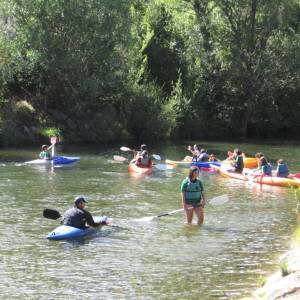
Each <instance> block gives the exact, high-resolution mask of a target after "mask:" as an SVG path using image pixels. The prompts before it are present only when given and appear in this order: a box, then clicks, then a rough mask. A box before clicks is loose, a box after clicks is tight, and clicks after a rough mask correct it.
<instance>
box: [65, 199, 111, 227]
mask: <svg viewBox="0 0 300 300" xmlns="http://www.w3.org/2000/svg"><path fill="white" fill-rule="evenodd" d="M86 202H87V201H86V200H85V199H84V197H82V196H78V197H76V198H75V200H74V207H72V208H70V209H68V210H67V211H66V212H65V213H64V217H63V221H62V223H63V225H69V226H73V227H76V228H80V229H85V228H87V226H91V227H98V226H100V225H106V224H107V222H106V221H102V222H99V223H96V222H95V221H94V219H93V217H92V215H91V214H90V213H89V212H88V211H87V210H85V209H84V207H85V204H86Z"/></svg>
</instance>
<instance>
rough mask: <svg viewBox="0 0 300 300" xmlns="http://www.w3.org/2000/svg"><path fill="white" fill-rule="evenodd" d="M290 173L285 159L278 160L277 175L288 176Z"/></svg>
mask: <svg viewBox="0 0 300 300" xmlns="http://www.w3.org/2000/svg"><path fill="white" fill-rule="evenodd" d="M288 175H289V168H288V166H287V164H286V163H285V162H284V161H283V159H279V160H278V161H277V169H276V176H277V177H283V178H286V177H288Z"/></svg>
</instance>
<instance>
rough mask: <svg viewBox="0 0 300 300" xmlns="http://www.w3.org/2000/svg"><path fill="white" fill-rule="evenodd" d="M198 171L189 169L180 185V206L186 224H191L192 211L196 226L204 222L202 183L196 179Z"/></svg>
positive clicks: (193, 168)
mask: <svg viewBox="0 0 300 300" xmlns="http://www.w3.org/2000/svg"><path fill="white" fill-rule="evenodd" d="M198 175H199V169H198V168H197V167H195V166H193V167H191V168H190V172H189V176H188V177H187V178H185V179H184V180H183V181H182V182H181V185H180V192H181V193H180V194H181V200H182V205H183V208H184V210H185V213H186V223H187V224H192V221H193V214H194V211H195V213H196V215H197V218H198V221H197V223H198V225H201V224H203V222H204V206H205V197H204V192H203V191H204V189H203V184H202V182H201V181H200V180H199V179H198Z"/></svg>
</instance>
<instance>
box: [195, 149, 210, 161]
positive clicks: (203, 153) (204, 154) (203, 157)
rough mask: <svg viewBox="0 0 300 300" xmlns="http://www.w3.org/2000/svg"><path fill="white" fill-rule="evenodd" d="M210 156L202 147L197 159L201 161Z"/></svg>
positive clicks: (206, 159)
mask: <svg viewBox="0 0 300 300" xmlns="http://www.w3.org/2000/svg"><path fill="white" fill-rule="evenodd" d="M208 157H209V156H208V154H207V152H206V150H204V149H201V151H200V155H199V157H198V159H197V161H200V162H205V161H208Z"/></svg>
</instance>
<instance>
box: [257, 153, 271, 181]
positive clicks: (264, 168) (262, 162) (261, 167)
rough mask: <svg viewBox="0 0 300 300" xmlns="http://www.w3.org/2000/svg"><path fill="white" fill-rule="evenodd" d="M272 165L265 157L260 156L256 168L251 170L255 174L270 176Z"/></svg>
mask: <svg viewBox="0 0 300 300" xmlns="http://www.w3.org/2000/svg"><path fill="white" fill-rule="evenodd" d="M272 169H273V167H272V165H271V164H270V163H268V161H267V159H266V158H265V157H264V156H262V157H261V158H260V159H259V162H258V168H257V169H255V170H253V172H254V173H255V174H257V175H261V176H272Z"/></svg>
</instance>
